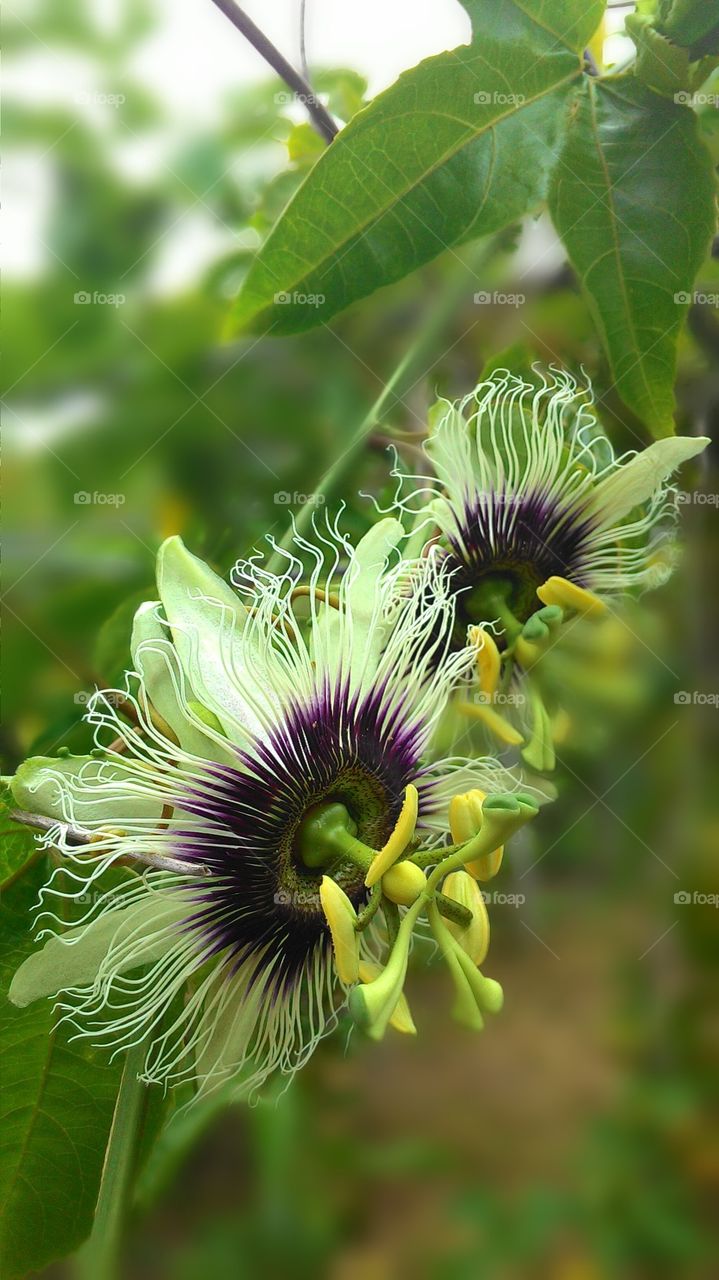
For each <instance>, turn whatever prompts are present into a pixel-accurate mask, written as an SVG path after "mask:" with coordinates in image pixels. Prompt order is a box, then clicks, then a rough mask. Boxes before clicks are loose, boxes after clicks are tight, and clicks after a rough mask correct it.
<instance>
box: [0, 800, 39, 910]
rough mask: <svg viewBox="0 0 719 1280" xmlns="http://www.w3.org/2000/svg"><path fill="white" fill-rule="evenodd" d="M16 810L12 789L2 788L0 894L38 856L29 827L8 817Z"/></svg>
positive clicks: (0, 806)
mask: <svg viewBox="0 0 719 1280" xmlns="http://www.w3.org/2000/svg"><path fill="white" fill-rule="evenodd" d="M14 808H16V805H15V801H14V800H13V798H12V793H11V791H10V788H9V787H7V786H5V785H3V786H2V787H0V892H1V891H3V890H4V889H6V888H8V887H9V886H10V885H11V884H12V883H13V881H14V880H15V879H16V877H18V876H19V875H21V874H22V872H23V868H24V867H26V866H27V864H28V863H29V862H32V861H33V859H34V858H36V857H37V856H38V846H37V841H36V840H35V837H34V836H33V833H32V831H31V830H30V828H29V827H21V826H19V825H18V823H17V822H13V821H12V819H11V818H10V817H9V816H8V815H9V813H10V810H11V809H14Z"/></svg>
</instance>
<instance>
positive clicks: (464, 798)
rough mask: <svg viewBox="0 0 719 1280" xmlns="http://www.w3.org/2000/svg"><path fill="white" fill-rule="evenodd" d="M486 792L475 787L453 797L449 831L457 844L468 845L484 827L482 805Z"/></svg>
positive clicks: (450, 804)
mask: <svg viewBox="0 0 719 1280" xmlns="http://www.w3.org/2000/svg"><path fill="white" fill-rule="evenodd" d="M486 799H487V793H486V791H480V789H479V787H475V788H474V789H473V790H472V791H465V792H463V794H462V795H459V796H452V799H451V800H450V802H449V829H450V831H451V833H452V839H453V840H454V843H455V844H466V843H467V841H468V840H471V839H472V837H473V836H476V835H477V833H478V832H479V830H480V828H481V826H482V805H483V803H484V801H485V800H486Z"/></svg>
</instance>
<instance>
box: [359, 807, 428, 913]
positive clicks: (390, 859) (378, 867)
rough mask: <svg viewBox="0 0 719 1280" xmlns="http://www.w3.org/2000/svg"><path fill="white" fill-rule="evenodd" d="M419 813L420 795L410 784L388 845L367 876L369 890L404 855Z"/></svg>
mask: <svg viewBox="0 0 719 1280" xmlns="http://www.w3.org/2000/svg"><path fill="white" fill-rule="evenodd" d="M418 812H419V793H418V791H417V788H416V787H415V786H413V785H412V783H411V782H410V783H408V785H407V787H406V788H405V793H404V802H403V804H402V808H401V810H400V815H399V817H398V819H397V822H396V823H395V827H394V830H393V832H392V834H391V835H390V837H389V839H388V840H387V842H386V844H384V845H383V846H382V848H381V849H380V851H379V853H378V854H377V855H376V857H375V858H374V859H373V861H372V863H371V864H370V868H369V871H368V872H367V875H366V876H365V884H366V886H367V888H368V889H371V888H372V886H373V885H375V884H377V882H378V880H381V879H382V876H383V875H384V874H385V872H386V871H389V868H390V867H391V866H392V865H393V864H394V863H395V862H397V860H398V858H400V857H401V856H402V854H403V853H404V851H405V849H406V848H407V845H408V844H409V842H410V840H411V839H412V836H413V835H414V829H415V827H416V825H417V814H418Z"/></svg>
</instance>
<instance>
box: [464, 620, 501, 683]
mask: <svg viewBox="0 0 719 1280" xmlns="http://www.w3.org/2000/svg"><path fill="white" fill-rule="evenodd" d="M469 639H470V642H471V643H472V644H473V645H474V647H475V649H476V650H477V658H476V664H477V675H478V677H479V687H480V689H481V690H482V692H483V693H488V694H493V693H496V690H497V685H498V684H499V673H500V669H501V666H502V659H501V657H500V654H499V649H498V648H497V646H496V644H495V642H494V639H493V637H492V636H491V635H490V634H489V632H488V631H485V630H484V627H470V630H469Z"/></svg>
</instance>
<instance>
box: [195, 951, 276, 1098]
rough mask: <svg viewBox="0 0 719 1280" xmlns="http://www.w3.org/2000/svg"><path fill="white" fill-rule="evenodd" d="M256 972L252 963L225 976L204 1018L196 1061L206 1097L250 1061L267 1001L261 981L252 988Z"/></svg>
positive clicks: (199, 1078) (202, 1090) (199, 1084)
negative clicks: (257, 1028)
mask: <svg viewBox="0 0 719 1280" xmlns="http://www.w3.org/2000/svg"><path fill="white" fill-rule="evenodd" d="M254 971H255V966H254V964H253V963H252V962H251V961H250V962H248V963H247V964H246V965H245V966H244V967H243V968H242V970H241V971H240V972H239V973H236V974H234V975H233V976H232V977H227V976H223V977H222V978H221V984H222V985H221V988H220V994H219V996H218V997H216V999H215V1000H212V1001H210V1002H208V1005H207V1008H206V1010H205V1012H204V1014H203V1022H204V1028H203V1029H201V1030H200V1032H199V1034H198V1037H197V1039H198V1042H199V1048H198V1051H197V1056H196V1059H195V1067H196V1072H197V1080H198V1090H199V1092H201V1093H202V1094H203V1095H204V1094H206V1093H211V1092H212V1091H213V1089H216V1088H217V1087H218V1086H219V1085H221V1084H222V1083H223V1082H224V1081H225V1080H226V1079H227V1077H228V1076H230V1075H234V1074H235V1072H237V1071H238V1069H240V1068H241V1067H242V1065H243V1064H244V1062H245V1060H246V1059H247V1056H248V1052H249V1049H250V1045H251V1042H252V1038H253V1035H254V1032H255V1028H256V1027H257V1022H258V1019H259V1016H260V1012H261V1006H262V999H263V984H262V980H261V979H260V980H259V981H257V982H255V983H254V985H253V986H252V987H249V982H250V978H251V977H252V975H253V973H254Z"/></svg>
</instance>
